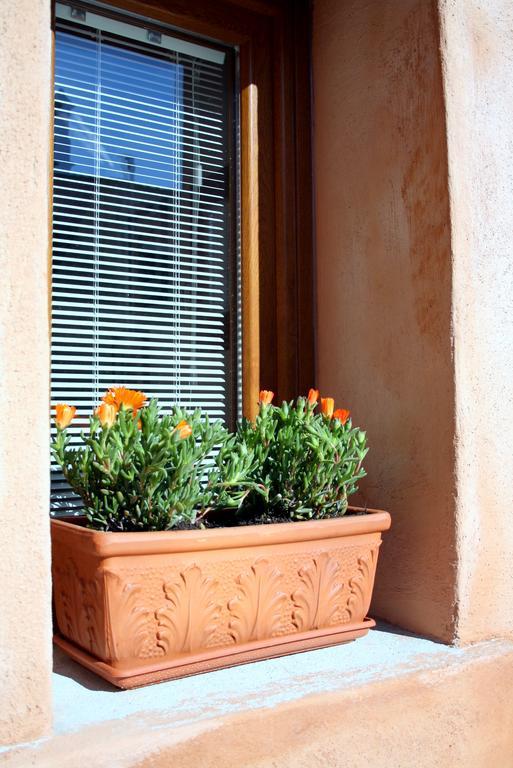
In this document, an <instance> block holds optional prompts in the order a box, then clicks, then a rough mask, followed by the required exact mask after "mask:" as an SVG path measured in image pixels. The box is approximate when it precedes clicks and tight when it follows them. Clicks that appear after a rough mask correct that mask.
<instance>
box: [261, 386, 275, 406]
mask: <svg viewBox="0 0 513 768" xmlns="http://www.w3.org/2000/svg"><path fill="white" fill-rule="evenodd" d="M273 397H274V392H271V390H270V389H261V390H260V394H259V395H258V401H259V403H260V405H270V404H271V403H272V400H273Z"/></svg>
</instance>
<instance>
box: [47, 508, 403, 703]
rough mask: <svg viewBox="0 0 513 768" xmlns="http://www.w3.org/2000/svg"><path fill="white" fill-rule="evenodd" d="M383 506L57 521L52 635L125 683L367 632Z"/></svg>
mask: <svg viewBox="0 0 513 768" xmlns="http://www.w3.org/2000/svg"><path fill="white" fill-rule="evenodd" d="M389 526H390V516H389V515H388V514H387V513H386V512H371V513H369V514H366V515H347V516H346V517H343V518H338V519H333V520H319V521H308V522H302V523H283V524H277V525H272V526H247V527H243V528H229V529H228V528H227V529H216V530H210V531H177V532H161V533H121V534H118V533H100V532H97V531H91V530H88V529H86V528H84V527H82V526H80V525H76V524H71V523H67V522H63V521H57V520H52V546H53V577H54V600H55V609H56V617H57V624H58V633H57V634H56V636H55V642H56V643H57V644H58V645H60V646H61V647H62V648H63V649H64V650H65V651H66V652H67V653H68V654H69V655H71V656H72V657H73V658H74V659H75V660H77V661H79V662H80V663H82V664H84V665H85V666H86V667H88V668H89V669H92V670H94V671H95V672H97V673H98V674H100V675H102V676H103V677H105V678H106V679H107V680H109V681H111V682H113V683H114V684H115V685H118V686H120V687H123V688H128V687H133V686H136V685H143V684H145V683H149V682H157V681H159V680H164V679H169V678H173V677H181V676H183V675H187V674H194V673H196V672H201V671H205V670H208V669H215V668H219V667H223V666H230V665H232V664H237V663H242V662H247V661H253V660H256V659H261V658H267V657H271V656H276V655H282V654H285V653H294V652H296V651H301V650H307V649H311V648H319V647H323V646H326V645H334V644H336V643H340V642H346V641H347V640H351V639H354V638H356V637H359V636H360V635H363V634H365V633H366V632H367V631H368V629H369V627H371V626H372V625H373V622H372V621H371V620H370V619H366V612H367V610H368V607H369V604H370V599H371V594H372V588H373V583H374V574H375V571H376V563H377V556H378V550H379V544H380V541H381V532H382V531H384V530H387V529H388V527H389Z"/></svg>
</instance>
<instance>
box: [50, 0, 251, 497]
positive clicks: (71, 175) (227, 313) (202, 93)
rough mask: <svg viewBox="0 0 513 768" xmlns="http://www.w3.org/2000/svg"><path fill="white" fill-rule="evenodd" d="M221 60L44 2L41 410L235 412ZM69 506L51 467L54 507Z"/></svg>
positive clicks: (229, 155)
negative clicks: (106, 402)
mask: <svg viewBox="0 0 513 768" xmlns="http://www.w3.org/2000/svg"><path fill="white" fill-rule="evenodd" d="M235 64H236V61H235V56H234V51H233V48H230V47H227V46H220V45H212V44H205V43H204V42H200V41H191V40H190V39H185V38H182V37H181V36H175V35H174V34H173V35H172V34H170V33H169V32H168V30H167V29H165V28H162V29H161V28H157V27H154V26H153V25H151V26H148V25H147V23H146V24H142V23H137V22H136V20H134V19H130V20H128V19H123V20H119V19H116V18H111V17H109V16H104V15H99V14H97V13H96V12H91V11H90V10H83V9H82V8H80V7H78V8H77V7H73V6H69V5H64V4H58V5H57V6H56V33H55V115H54V178H53V270H52V297H53V299H52V372H51V375H52V378H51V384H52V404H55V403H57V402H69V403H71V404H74V405H76V406H77V407H78V411H79V414H80V418H77V420H76V422H75V423H74V425H73V426H72V427H71V433H72V434H78V433H79V432H80V430H81V429H82V428H83V427H84V425H85V422H86V416H87V415H88V414H89V413H91V411H92V409H93V407H94V406H95V404H96V403H97V402H98V400H99V398H100V397H101V395H102V394H103V392H104V391H105V390H106V389H107V388H108V387H109V386H111V385H113V384H124V385H126V386H129V387H134V388H138V389H144V391H145V392H146V393H147V394H148V395H149V396H157V397H159V399H160V400H161V402H162V403H163V404H164V405H170V404H171V403H175V402H176V403H179V404H180V405H182V406H184V407H186V408H190V409H192V408H194V407H196V406H201V407H203V408H204V409H205V410H206V411H207V412H208V413H209V414H211V415H212V416H213V417H216V418H221V419H223V420H224V421H225V422H226V423H228V424H233V422H234V420H235V418H236V416H237V414H238V412H239V409H240V397H239V392H240V376H239V365H238V348H239V346H240V334H239V327H240V323H239V321H238V317H239V307H238V303H239V302H238V289H237V286H238V284H239V275H238V267H237V265H238V261H239V259H238V248H237V231H238V220H237V210H236V205H235V201H236V199H237V188H236V187H237V184H236V180H237V162H236V157H235V150H234V147H235V146H236V144H237V136H236V89H235ZM79 504H80V501H79V500H78V499H74V498H73V496H72V494H71V491H70V490H69V488H68V487H67V484H66V482H65V481H64V478H63V477H62V475H61V474H60V472H58V471H57V470H56V468H55V467H53V468H52V509H53V511H54V512H59V511H67V512H69V511H70V509H73V508H74V507H75V508H77V507H78V506H79Z"/></svg>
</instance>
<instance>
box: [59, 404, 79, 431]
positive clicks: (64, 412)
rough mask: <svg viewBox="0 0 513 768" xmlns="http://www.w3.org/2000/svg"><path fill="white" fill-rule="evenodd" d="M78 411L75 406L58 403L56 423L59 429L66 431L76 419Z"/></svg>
mask: <svg viewBox="0 0 513 768" xmlns="http://www.w3.org/2000/svg"><path fill="white" fill-rule="evenodd" d="M76 412H77V409H76V408H75V406H74V405H66V404H65V403H58V404H57V405H56V406H55V423H56V424H57V426H58V427H59V429H66V427H67V426H69V424H71V422H72V421H73V419H74V418H75V414H76Z"/></svg>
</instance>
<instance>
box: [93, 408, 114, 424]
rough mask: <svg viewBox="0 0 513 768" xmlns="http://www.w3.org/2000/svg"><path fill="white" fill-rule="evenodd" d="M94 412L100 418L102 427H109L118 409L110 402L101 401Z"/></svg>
mask: <svg viewBox="0 0 513 768" xmlns="http://www.w3.org/2000/svg"><path fill="white" fill-rule="evenodd" d="M94 413H95V415H96V416H98V418H99V419H100V424H101V425H102V427H109V428H110V427H112V425H113V424H114V422H115V421H116V416H117V413H118V409H117V407H116V406H115V405H111V404H110V403H102V404H101V405H99V406H98V408H97V409H96V410H95V412H94Z"/></svg>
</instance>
